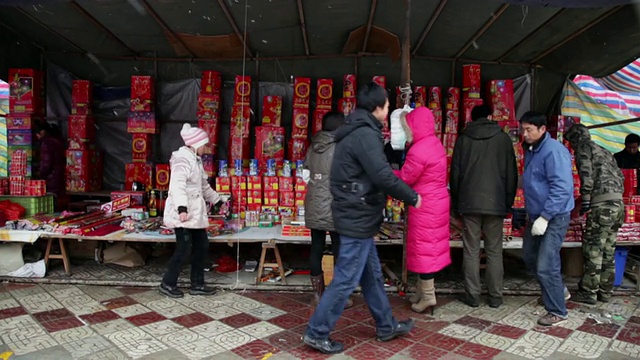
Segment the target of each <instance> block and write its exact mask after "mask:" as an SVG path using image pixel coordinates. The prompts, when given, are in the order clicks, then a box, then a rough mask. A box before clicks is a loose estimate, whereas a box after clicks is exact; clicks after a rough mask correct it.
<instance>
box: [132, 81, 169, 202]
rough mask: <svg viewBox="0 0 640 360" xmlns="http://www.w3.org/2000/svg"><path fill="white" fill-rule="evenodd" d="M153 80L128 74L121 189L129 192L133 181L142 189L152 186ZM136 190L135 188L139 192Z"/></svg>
mask: <svg viewBox="0 0 640 360" xmlns="http://www.w3.org/2000/svg"><path fill="white" fill-rule="evenodd" d="M154 102H155V81H154V79H153V77H151V76H144V75H134V76H132V77H131V107H130V108H129V116H128V119H127V132H128V133H130V134H131V137H132V140H131V163H128V164H125V185H124V190H125V191H131V190H132V187H133V183H134V182H138V183H142V184H144V186H145V189H146V190H150V189H153V188H154V174H153V170H154V168H153V165H152V164H151V160H152V159H151V157H152V153H153V143H152V140H153V135H154V134H158V133H159V132H160V127H159V122H158V121H157V120H156V116H155V112H154V109H155V104H154ZM139 190H140V189H138V191H139Z"/></svg>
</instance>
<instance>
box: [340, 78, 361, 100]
mask: <svg viewBox="0 0 640 360" xmlns="http://www.w3.org/2000/svg"><path fill="white" fill-rule="evenodd" d="M357 85H358V81H357V80H356V76H355V75H353V74H347V75H345V76H344V82H343V86H342V97H344V98H355V97H356V91H357V87H358V86H357Z"/></svg>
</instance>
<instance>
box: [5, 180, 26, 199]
mask: <svg viewBox="0 0 640 360" xmlns="http://www.w3.org/2000/svg"><path fill="white" fill-rule="evenodd" d="M25 181H26V180H25V177H24V176H15V175H11V176H9V195H12V196H23V195H24V189H25Z"/></svg>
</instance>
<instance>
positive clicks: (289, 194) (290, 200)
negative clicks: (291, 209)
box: [279, 190, 296, 206]
mask: <svg viewBox="0 0 640 360" xmlns="http://www.w3.org/2000/svg"><path fill="white" fill-rule="evenodd" d="M279 195H280V203H279V205H280V206H295V203H296V194H295V193H294V192H293V191H282V190H280V192H279Z"/></svg>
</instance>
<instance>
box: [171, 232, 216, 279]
mask: <svg viewBox="0 0 640 360" xmlns="http://www.w3.org/2000/svg"><path fill="white" fill-rule="evenodd" d="M175 231H176V250H175V251H174V253H173V256H172V257H171V260H170V261H169V266H168V267H167V272H166V273H165V274H164V277H163V278H162V282H163V283H164V284H165V285H168V286H171V287H175V286H176V285H177V282H178V276H179V275H180V271H181V270H182V265H183V264H184V260H185V258H186V257H187V252H188V251H189V247H191V287H196V286H204V267H205V265H206V262H207V257H208V255H209V238H208V236H207V231H206V230H205V229H185V228H177V229H175Z"/></svg>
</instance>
